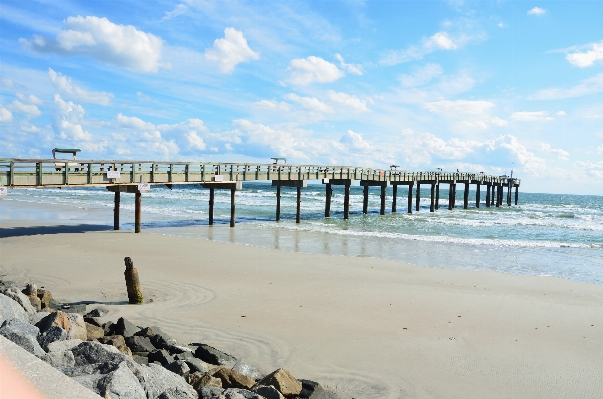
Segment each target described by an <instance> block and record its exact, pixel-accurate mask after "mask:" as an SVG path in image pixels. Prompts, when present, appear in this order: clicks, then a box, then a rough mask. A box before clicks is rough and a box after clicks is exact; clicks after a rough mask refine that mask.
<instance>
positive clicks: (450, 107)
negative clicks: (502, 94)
mask: <svg viewBox="0 0 603 399" xmlns="http://www.w3.org/2000/svg"><path fill="white" fill-rule="evenodd" d="M423 106H424V107H425V108H426V109H427V110H428V111H430V112H434V113H436V114H445V115H449V116H455V115H456V116H466V115H482V114H485V113H487V112H488V111H490V110H491V109H492V108H494V106H495V105H494V103H492V102H490V101H484V100H477V101H469V100H456V101H451V100H440V101H431V102H426V103H424V104H423Z"/></svg>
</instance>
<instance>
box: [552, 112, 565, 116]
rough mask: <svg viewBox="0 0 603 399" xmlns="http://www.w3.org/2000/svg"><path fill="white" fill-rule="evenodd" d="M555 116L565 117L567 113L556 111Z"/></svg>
mask: <svg viewBox="0 0 603 399" xmlns="http://www.w3.org/2000/svg"><path fill="white" fill-rule="evenodd" d="M555 115H557V116H566V115H567V113H565V111H557V112H555Z"/></svg>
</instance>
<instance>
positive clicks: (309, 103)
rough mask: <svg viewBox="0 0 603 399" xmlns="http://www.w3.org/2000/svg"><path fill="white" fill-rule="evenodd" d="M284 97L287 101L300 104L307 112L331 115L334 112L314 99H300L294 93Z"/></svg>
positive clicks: (328, 106)
mask: <svg viewBox="0 0 603 399" xmlns="http://www.w3.org/2000/svg"><path fill="white" fill-rule="evenodd" d="M284 97H285V98H286V99H287V100H290V101H293V102H296V103H298V104H300V105H301V106H302V107H303V108H305V109H307V110H308V111H312V112H318V113H321V114H323V113H325V114H331V113H333V112H335V110H333V108H332V107H331V106H330V105H328V104H325V103H323V102H322V101H320V100H318V99H317V98H316V97H300V96H298V95H297V94H295V93H289V94H286V95H285V96H284Z"/></svg>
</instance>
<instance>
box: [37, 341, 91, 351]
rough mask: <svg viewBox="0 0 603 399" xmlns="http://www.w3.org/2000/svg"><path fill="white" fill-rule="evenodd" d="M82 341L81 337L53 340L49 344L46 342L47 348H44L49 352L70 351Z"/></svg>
mask: <svg viewBox="0 0 603 399" xmlns="http://www.w3.org/2000/svg"><path fill="white" fill-rule="evenodd" d="M82 342H83V341H82V340H81V339H70V340H68V341H55V342H53V343H51V344H48V348H46V349H47V350H48V352H49V353H50V352H65V351H70V350H71V349H73V348H75V347H76V346H78V345H79V344H81V343H82Z"/></svg>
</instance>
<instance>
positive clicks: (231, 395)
mask: <svg viewBox="0 0 603 399" xmlns="http://www.w3.org/2000/svg"><path fill="white" fill-rule="evenodd" d="M223 395H224V397H225V398H226V399H265V398H264V397H263V396H262V395H259V394H258V393H256V392H252V391H249V390H247V389H238V388H228V389H227V390H225V391H224V393H223Z"/></svg>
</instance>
